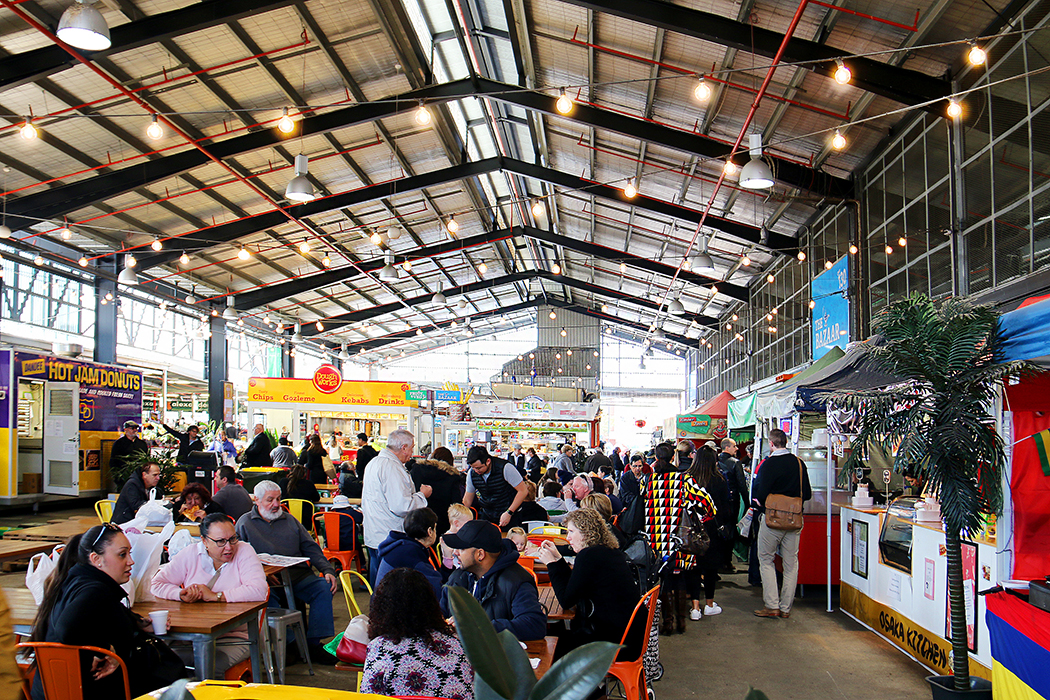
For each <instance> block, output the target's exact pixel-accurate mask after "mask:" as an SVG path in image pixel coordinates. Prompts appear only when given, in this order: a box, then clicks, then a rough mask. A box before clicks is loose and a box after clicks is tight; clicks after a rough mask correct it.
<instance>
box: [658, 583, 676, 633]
mask: <svg viewBox="0 0 1050 700" xmlns="http://www.w3.org/2000/svg"><path fill="white" fill-rule="evenodd" d="M673 602H674V593H673V592H672V591H668V590H667V589H665V588H661V589H660V610H659V615H660V634H662V635H664V636H667V635H669V634H674V610H675V607H674V604H673Z"/></svg>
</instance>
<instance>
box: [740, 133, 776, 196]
mask: <svg viewBox="0 0 1050 700" xmlns="http://www.w3.org/2000/svg"><path fill="white" fill-rule="evenodd" d="M748 139H749V141H750V146H751V160H750V161H748V163H747V165H745V166H744V167H743V168H741V170H740V186H741V187H743V188H744V189H746V190H765V189H769V188H770V187H772V186H773V184H774V183H773V171H772V170H770V169H769V166H768V165H767V164H766V161H764V160H762V134H751V136H749V137H748Z"/></svg>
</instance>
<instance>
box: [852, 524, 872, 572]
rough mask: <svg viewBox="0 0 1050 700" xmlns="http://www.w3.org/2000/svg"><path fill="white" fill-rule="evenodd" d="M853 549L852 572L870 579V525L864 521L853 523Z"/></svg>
mask: <svg viewBox="0 0 1050 700" xmlns="http://www.w3.org/2000/svg"><path fill="white" fill-rule="evenodd" d="M852 524H853V527H852V528H851V529H852V532H853V549H852V554H853V556H852V558H851V559H852V564H851V565H850V570H851V571H852V572H853V573H855V574H856V575H857V576H860V577H861V578H868V524H867V523H866V522H864V521H863V520H854V521H853V523H852Z"/></svg>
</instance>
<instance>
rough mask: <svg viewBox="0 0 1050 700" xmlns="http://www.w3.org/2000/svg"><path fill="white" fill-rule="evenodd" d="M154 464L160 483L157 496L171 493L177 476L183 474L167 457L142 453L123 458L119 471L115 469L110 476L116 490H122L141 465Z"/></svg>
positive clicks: (173, 461)
mask: <svg viewBox="0 0 1050 700" xmlns="http://www.w3.org/2000/svg"><path fill="white" fill-rule="evenodd" d="M146 463H149V464H156V465H157V466H159V467H160V482H159V483H158V484H157V494H158V496H159V495H162V494H165V493H168V492H170V491H171V487H172V486H174V485H175V482H176V480H177V477H178V474H179V473H181V472H183V470H182V469H180V468H179V467H178V466H177V465H176V464H175V460H174V459H173V458H172V457H171V456H169V455H164V456H160V455H151V454H146V453H143V452H135V453H133V454H131V455H128V456H127V457H125V458H124V459H123V460H122V462H121V466H120V468H119V469H115V470H114V471H113V473H112V474H111V475H110V476H111V477H112V478H113V480H114V481H116V482H117V490H120V489H121V488H123V486H124V483H125V482H126V481H127V480H128V479H129V478H130V477H131V475H132V474H133V473H134V472H135V471H136V470H137V469H139V468H140V467H141V466H142V465H144V464H146Z"/></svg>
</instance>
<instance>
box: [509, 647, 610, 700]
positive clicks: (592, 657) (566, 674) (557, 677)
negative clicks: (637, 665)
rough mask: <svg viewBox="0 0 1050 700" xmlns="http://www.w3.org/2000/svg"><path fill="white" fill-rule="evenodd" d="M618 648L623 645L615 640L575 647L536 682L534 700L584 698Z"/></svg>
mask: <svg viewBox="0 0 1050 700" xmlns="http://www.w3.org/2000/svg"><path fill="white" fill-rule="evenodd" d="M618 651H620V645H619V644H613V643H612V642H591V643H590V644H585V645H583V646H582V647H579V648H578V649H573V650H572V651H570V652H569V653H568V654H566V655H565V656H563V657H562V658H561V660H559V661H558V663H556V664H554V665H553V666H551V668H550V670H549V671H547V673H545V674H544V675H543V678H541V679H540V680H539V682H538V683H536V687H535V688H533V689H532V694H531V695H530V696H529V697H530V700H583V698H586V697H587V696H588V695H589V694H590V693H591V691H592V690H594V689H595V688H597V687H598V684H599V683H601V682H602V680H603V679H604V678H605V675H606V674H607V673H608V672H609V667H610V666H612V662H613V661H614V660H615V659H616V653H617V652H618Z"/></svg>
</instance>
